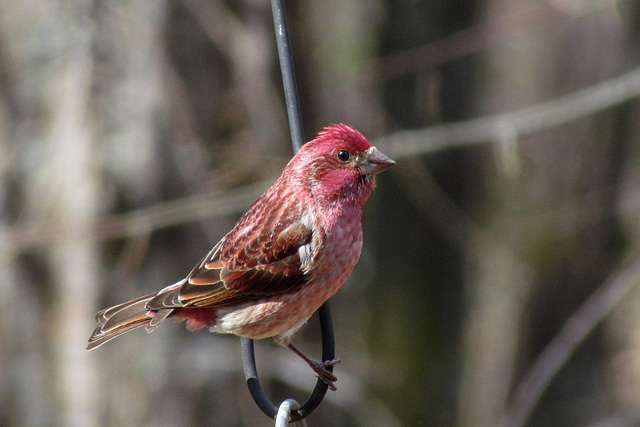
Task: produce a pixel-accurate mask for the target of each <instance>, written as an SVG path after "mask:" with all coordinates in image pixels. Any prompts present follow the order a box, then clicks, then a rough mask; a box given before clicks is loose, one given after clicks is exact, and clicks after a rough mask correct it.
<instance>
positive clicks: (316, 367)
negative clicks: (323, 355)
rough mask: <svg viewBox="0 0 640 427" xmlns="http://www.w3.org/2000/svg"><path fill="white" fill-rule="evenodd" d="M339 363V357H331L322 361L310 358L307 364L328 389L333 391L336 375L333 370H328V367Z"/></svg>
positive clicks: (336, 379)
mask: <svg viewBox="0 0 640 427" xmlns="http://www.w3.org/2000/svg"><path fill="white" fill-rule="evenodd" d="M338 363H340V359H332V360H327V361H324V362H317V361H315V360H310V363H309V366H311V369H313V372H315V373H316V377H318V378H319V379H321V380H322V382H324V383H325V384H326V385H327V386H328V387H329V389H330V390H333V391H335V390H336V385H335V384H334V383H335V382H336V381H338V377H336V376H335V375H334V374H333V372H331V371H330V370H328V369H327V368H328V367H331V366H335V365H337V364H338Z"/></svg>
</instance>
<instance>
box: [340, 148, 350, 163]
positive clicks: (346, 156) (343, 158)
mask: <svg viewBox="0 0 640 427" xmlns="http://www.w3.org/2000/svg"><path fill="white" fill-rule="evenodd" d="M350 157H351V153H349V151H348V150H340V151H338V160H340V161H341V162H346V161H347V160H349V158H350Z"/></svg>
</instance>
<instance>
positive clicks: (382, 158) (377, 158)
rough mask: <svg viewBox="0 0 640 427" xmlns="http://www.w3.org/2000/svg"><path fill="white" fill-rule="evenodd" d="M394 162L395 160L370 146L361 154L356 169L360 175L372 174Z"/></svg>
mask: <svg viewBox="0 0 640 427" xmlns="http://www.w3.org/2000/svg"><path fill="white" fill-rule="evenodd" d="M395 164H396V162H394V161H393V160H392V159H391V158H390V157H389V156H387V155H386V154H383V153H382V152H380V151H378V149H377V148H376V147H371V148H369V149H368V150H367V151H366V152H365V153H364V155H363V156H362V162H361V164H360V166H358V169H359V170H360V175H372V176H373V175H375V174H378V173H380V172H382V171H383V170H385V169H388V168H390V167H391V166H393V165H395Z"/></svg>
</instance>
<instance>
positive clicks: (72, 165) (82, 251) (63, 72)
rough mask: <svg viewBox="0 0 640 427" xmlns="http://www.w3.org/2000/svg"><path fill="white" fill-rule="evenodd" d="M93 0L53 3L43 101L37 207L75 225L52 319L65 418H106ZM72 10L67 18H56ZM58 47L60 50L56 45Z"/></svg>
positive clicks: (63, 254) (62, 249) (55, 251)
mask: <svg viewBox="0 0 640 427" xmlns="http://www.w3.org/2000/svg"><path fill="white" fill-rule="evenodd" d="M92 7H93V5H92V3H91V2H89V1H75V2H72V3H69V2H60V3H58V4H56V7H53V8H52V15H51V17H50V19H51V21H50V25H52V26H55V27H58V26H59V28H58V29H57V31H56V37H57V39H58V40H57V42H58V43H60V46H59V49H58V50H57V52H55V54H56V57H55V58H51V61H50V63H49V66H48V67H47V68H46V69H45V70H43V71H44V74H43V75H42V76H41V78H42V80H41V84H42V88H43V91H42V96H43V98H42V103H43V105H44V111H45V114H46V115H47V119H46V121H45V126H44V127H43V131H44V132H43V134H41V135H40V138H41V141H42V149H43V150H44V152H46V153H47V154H48V156H47V158H46V160H45V161H44V162H43V163H42V164H41V165H40V166H41V169H40V173H39V174H38V179H39V180H40V182H36V183H34V184H35V185H36V186H38V187H40V188H41V189H42V190H43V191H45V192H44V193H43V194H41V197H42V198H41V199H40V200H39V201H38V202H37V203H35V204H34V205H33V207H32V208H33V210H34V214H35V215H36V216H37V217H39V218H41V219H46V218H53V219H54V223H53V226H55V227H60V228H61V229H64V230H67V232H65V233H64V235H63V237H62V238H61V239H59V240H58V241H56V243H55V244H54V245H53V247H52V251H51V252H50V257H49V261H50V263H51V271H52V279H53V310H52V311H51V313H49V314H50V316H51V317H50V318H51V320H52V322H51V324H50V325H48V326H49V328H50V333H51V335H50V338H51V346H52V356H53V358H52V360H51V362H50V363H52V365H53V373H54V376H53V381H54V383H53V384H52V387H51V390H52V392H53V393H55V395H56V397H57V398H56V399H54V400H53V402H55V403H56V404H57V405H60V412H59V414H58V417H59V421H58V422H59V424H60V425H65V426H78V427H80V426H84V427H86V426H93V425H97V424H98V419H97V417H96V413H97V403H98V399H97V397H98V394H97V389H96V387H97V382H96V381H97V378H96V370H95V368H96V367H95V365H94V363H93V362H92V359H90V358H89V357H88V354H87V353H86V351H85V349H84V348H83V347H84V346H83V343H84V342H85V341H86V335H87V328H86V319H90V318H91V315H92V314H93V312H94V308H95V306H96V295H97V286H98V284H99V283H100V282H101V281H100V279H99V272H98V259H99V257H98V246H97V243H96V241H95V240H94V239H93V238H92V228H91V226H90V224H91V223H92V221H93V219H94V218H95V216H96V213H97V211H98V209H99V207H100V177H99V169H98V167H97V166H98V165H97V162H96V153H95V152H94V144H93V141H92V136H93V135H92V131H93V129H91V127H90V126H91V120H90V117H91V114H90V113H89V106H90V96H91V94H90V87H91V82H92V73H93V59H92V50H91V47H92V41H93V32H92V30H93V26H92V25H91V20H90V19H89V17H90V16H91V8H92ZM59 16H64V19H62V20H59V19H57V18H56V17H59ZM51 53H53V52H51Z"/></svg>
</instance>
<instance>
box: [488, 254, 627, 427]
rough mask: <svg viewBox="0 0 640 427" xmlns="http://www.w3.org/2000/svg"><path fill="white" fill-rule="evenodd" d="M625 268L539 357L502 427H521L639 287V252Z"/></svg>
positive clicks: (504, 418)
mask: <svg viewBox="0 0 640 427" xmlns="http://www.w3.org/2000/svg"><path fill="white" fill-rule="evenodd" d="M623 265H625V267H623V268H621V269H620V270H618V271H617V272H616V273H615V274H614V275H613V276H611V277H610V278H609V280H607V281H606V282H604V283H603V284H602V285H601V286H600V287H599V288H598V290H597V291H595V292H594V293H593V294H592V295H591V296H590V297H589V299H587V301H586V302H584V303H583V304H582V306H581V307H580V309H579V310H578V311H576V313H575V314H574V315H573V316H571V318H569V320H567V322H566V323H565V324H564V326H563V328H562V330H561V331H560V332H559V333H558V334H557V335H556V336H555V337H554V339H553V340H552V341H551V342H550V343H549V345H547V347H546V348H545V349H544V351H543V352H542V353H541V354H540V356H538V358H537V359H536V361H535V363H534V364H533V366H532V368H531V369H530V370H529V372H528V374H527V375H526V376H525V377H524V379H523V380H522V382H521V383H520V385H519V386H518V388H517V389H516V392H515V397H514V399H513V403H512V405H511V408H510V409H509V410H508V411H507V412H506V413H505V414H504V415H503V417H502V420H501V423H500V425H501V426H502V427H521V426H523V425H524V424H525V422H526V420H527V418H528V416H529V415H530V413H531V411H532V410H533V408H534V407H535V405H536V403H537V402H538V400H539V399H540V397H541V396H542V393H543V392H544V390H545V389H546V388H547V387H548V385H549V384H550V383H551V380H552V379H553V378H554V377H555V375H556V374H557V372H558V371H559V370H560V368H561V367H562V366H563V365H564V364H565V363H566V362H567V361H568V360H569V358H570V357H571V355H572V354H573V352H574V351H575V350H576V349H577V348H578V346H579V345H580V343H582V341H583V340H584V339H585V338H586V337H587V336H588V335H589V334H590V333H591V331H593V329H594V328H595V327H596V326H597V325H598V324H599V323H600V322H601V321H602V319H604V318H605V317H606V316H607V315H608V314H609V313H610V312H611V311H612V310H613V309H614V307H615V306H616V305H617V304H618V303H619V302H620V301H621V300H622V298H623V297H624V296H625V295H626V294H628V293H629V291H631V290H632V289H633V288H634V287H635V286H637V285H639V284H640V251H637V250H636V251H633V252H632V253H631V254H630V256H629V257H627V260H626V262H625V263H624V264H623Z"/></svg>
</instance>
